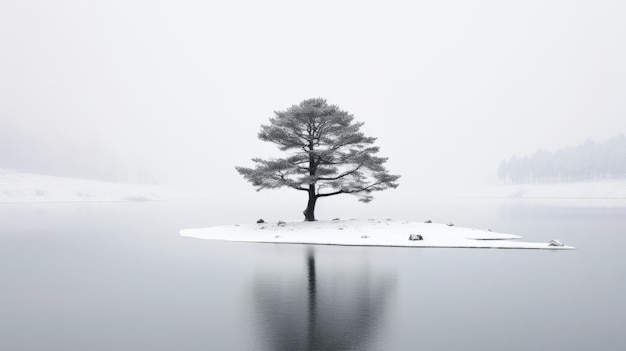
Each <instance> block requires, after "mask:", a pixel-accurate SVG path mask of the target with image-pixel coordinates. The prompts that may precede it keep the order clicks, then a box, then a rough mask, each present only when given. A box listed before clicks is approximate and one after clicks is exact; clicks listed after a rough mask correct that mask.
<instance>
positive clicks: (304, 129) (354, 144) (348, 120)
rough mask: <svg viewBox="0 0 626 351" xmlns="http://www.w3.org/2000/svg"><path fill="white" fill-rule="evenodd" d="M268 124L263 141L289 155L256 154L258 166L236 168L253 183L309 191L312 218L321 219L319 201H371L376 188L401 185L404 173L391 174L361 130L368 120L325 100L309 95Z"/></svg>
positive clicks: (261, 136) (261, 135) (306, 214)
mask: <svg viewBox="0 0 626 351" xmlns="http://www.w3.org/2000/svg"><path fill="white" fill-rule="evenodd" d="M274 113H275V115H276V116H275V117H274V118H270V124H269V125H262V126H261V132H260V133H259V135H258V136H259V139H261V140H263V141H269V142H272V143H274V144H277V145H278V148H279V149H280V150H281V151H285V152H286V157H285V158H279V159H269V160H262V159H259V158H254V159H252V161H253V162H254V163H255V164H256V165H255V167H254V168H246V167H235V168H236V169H237V171H238V172H239V174H241V175H242V176H243V177H244V178H245V179H246V180H247V181H249V182H250V183H252V185H254V186H255V187H257V191H260V190H262V189H273V188H280V187H290V188H292V189H296V190H300V191H305V192H307V194H308V202H307V207H306V209H305V210H304V212H303V213H304V218H305V220H306V221H314V220H315V204H316V202H317V199H319V198H321V197H327V196H335V195H339V194H352V195H356V196H357V197H358V198H359V201H362V202H370V201H371V200H372V199H373V196H372V195H371V193H372V192H374V191H380V190H385V189H388V188H396V187H397V186H398V183H397V182H396V181H397V180H398V178H400V176H397V175H391V174H389V173H388V172H387V170H386V169H385V167H384V166H383V164H384V163H385V162H386V161H387V158H382V157H377V156H376V154H377V153H378V150H379V148H378V147H377V146H373V144H374V141H375V140H376V138H372V137H366V136H365V135H363V133H361V132H360V130H359V129H360V128H361V126H362V125H363V122H354V116H352V115H351V114H349V113H347V112H345V111H342V110H340V109H339V107H337V106H335V105H328V104H327V103H326V100H325V99H321V98H318V99H308V100H304V101H302V102H301V103H300V104H299V105H293V106H291V107H290V108H288V109H287V110H285V111H278V112H274Z"/></svg>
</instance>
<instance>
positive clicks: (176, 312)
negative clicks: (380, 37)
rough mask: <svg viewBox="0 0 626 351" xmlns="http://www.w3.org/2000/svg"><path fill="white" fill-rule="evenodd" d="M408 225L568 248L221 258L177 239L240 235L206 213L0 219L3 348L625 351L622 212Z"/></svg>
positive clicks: (577, 210)
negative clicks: (198, 233) (193, 232)
mask: <svg viewBox="0 0 626 351" xmlns="http://www.w3.org/2000/svg"><path fill="white" fill-rule="evenodd" d="M411 211H412V212H411V213H414V214H415V215H412V214H409V213H408V212H403V211H400V210H397V211H395V213H393V214H395V215H397V216H398V217H400V218H394V219H402V220H423V219H425V218H430V219H433V220H435V221H447V220H449V219H453V220H456V221H457V225H463V226H470V227H478V228H484V227H490V228H493V229H495V230H498V231H501V232H508V233H513V234H519V235H522V236H524V237H525V240H530V241H533V240H535V241H548V240H550V239H554V238H557V239H559V240H561V241H562V242H564V243H566V244H571V245H574V246H576V247H578V249H577V250H575V251H543V250H494V249H415V248H384V247H382V248H381V247H333V246H306V245H276V244H253V243H226V242H213V241H207V240H198V239H192V238H182V237H179V236H178V231H179V230H180V229H181V228H186V227H199V226H210V225H216V224H225V223H235V222H241V218H236V217H235V216H242V214H241V213H238V214H236V215H235V214H228V212H227V211H226V210H222V212H220V210H219V206H216V205H215V204H211V203H210V202H159V203H100V204H87V203H83V204H15V205H0V279H1V284H2V285H1V289H0V350H416V349H424V350H592V349H593V350H622V349H626V336H625V335H624V332H623V329H624V326H626V307H625V304H624V303H623V299H624V296H626V256H625V255H624V253H626V252H625V249H624V247H625V245H626V239H625V236H624V233H626V207H625V206H622V205H620V204H619V203H616V204H613V205H610V206H593V207H590V206H570V204H568V203H566V202H563V203H559V202H556V203H554V202H552V203H542V202H530V201H521V200H519V201H499V200H475V201H473V200H421V202H420V203H418V204H417V205H416V206H414V207H412V209H411ZM249 219H250V220H255V219H256V218H249Z"/></svg>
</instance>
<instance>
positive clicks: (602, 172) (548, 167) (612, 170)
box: [498, 135, 626, 183]
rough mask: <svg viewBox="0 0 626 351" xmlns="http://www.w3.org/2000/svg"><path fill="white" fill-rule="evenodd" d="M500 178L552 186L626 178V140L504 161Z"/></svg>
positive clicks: (582, 145) (591, 143)
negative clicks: (558, 183) (562, 183)
mask: <svg viewBox="0 0 626 351" xmlns="http://www.w3.org/2000/svg"><path fill="white" fill-rule="evenodd" d="M498 177H499V178H500V179H502V180H505V181H511V182H514V183H552V182H569V181H581V180H591V179H607V178H626V137H624V135H620V136H618V137H616V138H613V139H610V140H608V141H606V142H604V143H600V144H597V143H595V142H594V141H593V140H591V139H588V140H587V141H586V142H585V143H584V144H581V145H579V146H576V147H571V148H570V147H568V148H564V149H560V150H558V151H556V152H554V153H552V152H549V151H543V150H539V151H537V152H536V153H535V154H534V155H532V156H524V157H517V156H513V157H511V159H510V160H508V161H506V160H504V161H502V162H501V163H500V167H498Z"/></svg>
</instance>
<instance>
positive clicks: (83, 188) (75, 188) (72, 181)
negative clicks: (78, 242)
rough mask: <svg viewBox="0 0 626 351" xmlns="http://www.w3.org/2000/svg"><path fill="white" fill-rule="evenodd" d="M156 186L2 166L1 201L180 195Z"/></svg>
mask: <svg viewBox="0 0 626 351" xmlns="http://www.w3.org/2000/svg"><path fill="white" fill-rule="evenodd" d="M180 197H181V195H180V194H179V193H177V192H176V191H174V190H171V189H167V188H163V187H160V186H156V185H146V184H124V183H113V182H104V181H96V180H86V179H77V178H65V177H55V176H48V175H41V174H33V173H22V172H17V171H12V170H4V169H0V203H21V202H86V201H156V200H165V199H175V198H180Z"/></svg>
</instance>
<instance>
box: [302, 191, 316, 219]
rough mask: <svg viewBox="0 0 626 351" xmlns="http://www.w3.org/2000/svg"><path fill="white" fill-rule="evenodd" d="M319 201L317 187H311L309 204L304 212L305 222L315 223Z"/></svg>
mask: <svg viewBox="0 0 626 351" xmlns="http://www.w3.org/2000/svg"><path fill="white" fill-rule="evenodd" d="M316 201H317V196H316V195H315V187H314V185H313V184H311V185H310V186H309V202H308V203H307V205H306V209H305V210H304V212H303V213H304V220H305V221H307V222H313V221H315V202H316Z"/></svg>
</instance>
